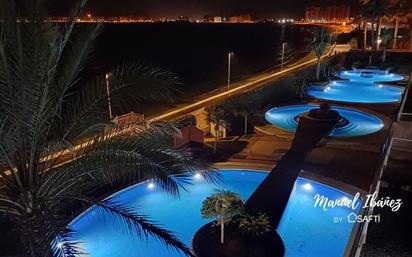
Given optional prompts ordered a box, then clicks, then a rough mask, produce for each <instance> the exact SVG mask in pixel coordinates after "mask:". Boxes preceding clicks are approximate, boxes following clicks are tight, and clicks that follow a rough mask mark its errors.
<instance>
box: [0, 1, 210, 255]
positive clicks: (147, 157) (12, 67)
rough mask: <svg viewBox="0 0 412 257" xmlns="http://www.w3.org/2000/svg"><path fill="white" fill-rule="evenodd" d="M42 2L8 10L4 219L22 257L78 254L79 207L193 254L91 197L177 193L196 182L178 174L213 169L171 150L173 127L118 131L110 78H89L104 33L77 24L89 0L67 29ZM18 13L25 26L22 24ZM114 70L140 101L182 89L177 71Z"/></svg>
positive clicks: (0, 57)
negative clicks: (141, 184)
mask: <svg viewBox="0 0 412 257" xmlns="http://www.w3.org/2000/svg"><path fill="white" fill-rule="evenodd" d="M42 2H43V1H34V0H32V1H29V0H21V1H11V0H10V1H2V2H1V5H0V12H1V14H0V15H1V16H0V19H1V20H2V23H1V24H0V91H1V94H2V97H1V98H0V214H2V216H5V217H7V218H8V219H10V220H11V221H12V222H13V224H14V226H15V229H16V231H17V233H18V234H19V237H20V240H21V242H20V244H21V248H22V249H23V252H19V253H18V254H24V256H30V257H40V256H41V257H44V256H77V254H79V249H78V248H77V247H76V244H75V243H74V240H76V239H75V232H76V231H73V230H72V228H70V227H69V226H67V223H68V219H69V217H68V215H67V213H68V212H70V209H71V207H72V206H73V205H74V204H77V205H78V203H81V204H82V205H83V206H84V207H85V208H87V207H90V206H92V205H94V206H95V207H94V208H97V209H98V210H100V212H97V213H100V214H101V215H103V214H104V213H105V214H107V215H112V216H114V217H115V218H117V219H118V221H119V222H118V224H116V225H118V226H119V225H120V226H121V227H124V228H126V230H125V231H128V232H129V233H136V235H141V236H142V237H144V236H145V235H146V236H147V235H150V236H154V237H155V238H158V239H159V240H161V241H162V242H163V243H164V244H165V245H167V246H169V247H172V248H175V249H178V250H179V251H181V252H182V253H183V254H186V255H191V253H190V251H189V249H188V248H187V247H186V246H185V245H184V244H183V243H181V242H180V241H179V240H178V239H177V238H176V237H175V236H174V235H173V234H172V233H171V232H170V231H167V230H165V229H162V228H160V227H158V226H156V225H153V224H152V223H151V222H149V221H148V220H147V219H146V218H145V216H143V215H141V214H140V213H138V212H136V210H134V209H132V208H130V207H128V206H126V205H121V204H119V203H118V202H117V201H116V199H111V200H95V199H94V198H93V197H90V192H91V191H92V190H95V189H99V188H101V187H102V186H105V185H108V184H109V185H110V184H117V185H120V186H121V185H125V184H130V183H135V182H136V181H141V180H144V179H153V180H154V181H155V182H157V183H158V185H159V187H160V188H162V189H164V190H166V191H167V192H170V193H173V194H178V192H179V187H180V186H184V184H185V183H188V181H190V180H189V179H188V177H187V176H188V175H182V176H179V177H177V178H172V177H170V175H171V174H179V173H183V172H191V173H193V172H200V174H202V175H203V176H204V177H205V178H206V179H207V180H213V178H214V177H213V173H208V172H207V171H206V169H205V168H204V166H203V165H202V164H198V163H196V162H194V161H193V160H192V158H191V156H190V154H189V153H187V152H185V151H180V150H176V149H173V148H172V146H171V144H170V143H169V142H171V139H172V137H173V136H174V135H176V133H177V130H176V129H175V127H174V126H172V125H169V124H165V123H146V124H143V125H142V124H140V125H136V124H130V126H129V127H128V129H127V130H126V131H125V130H123V129H120V128H118V127H116V126H114V124H112V123H111V122H110V121H109V120H108V119H107V114H106V113H105V112H104V111H101V109H100V108H99V107H100V106H101V105H100V104H101V102H102V101H104V100H105V99H106V84H105V83H106V80H105V77H104V75H103V74H102V75H97V76H96V77H95V78H93V79H86V78H84V77H81V74H82V71H83V69H84V67H85V65H86V63H87V59H88V57H89V56H90V51H91V49H92V45H93V41H94V39H95V38H96V37H97V35H98V32H99V30H100V26H99V25H97V26H84V27H82V28H77V26H75V21H76V19H77V17H78V16H79V14H80V12H81V10H82V8H83V6H84V4H85V2H86V1H84V0H83V1H81V2H80V4H79V5H78V6H77V7H76V8H75V9H74V11H73V14H72V15H71V17H70V22H68V23H66V24H64V25H58V24H53V23H49V22H47V21H45V19H46V18H45V17H47V15H46V11H45V9H44V8H43V5H42ZM17 13H18V14H19V15H20V16H21V17H25V19H26V21H24V22H17V19H18V17H17V15H16V14H17ZM111 74H112V76H111V81H110V83H111V90H112V91H113V92H112V93H114V92H116V91H118V90H120V89H123V88H128V87H132V88H134V89H135V90H134V91H135V92H138V94H137V95H136V97H137V99H144V98H146V99H147V98H149V99H162V100H168V99H170V97H171V96H172V92H173V90H172V88H173V87H171V85H172V86H173V84H176V83H177V80H176V78H175V76H173V74H171V73H169V72H165V71H163V70H161V69H153V68H148V67H144V66H141V65H121V66H119V67H116V68H114V69H113V71H111ZM96 130H97V131H98V133H96V134H93V136H90V137H87V138H85V135H90V132H91V131H96ZM79 142H81V144H80V143H79ZM101 220H102V222H105V219H101ZM122 231H123V230H122ZM51 245H53V246H56V245H57V246H59V247H50V246H51Z"/></svg>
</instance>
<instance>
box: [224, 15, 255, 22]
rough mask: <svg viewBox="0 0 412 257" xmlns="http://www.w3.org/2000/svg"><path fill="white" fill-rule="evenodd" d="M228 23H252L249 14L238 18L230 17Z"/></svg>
mask: <svg viewBox="0 0 412 257" xmlns="http://www.w3.org/2000/svg"><path fill="white" fill-rule="evenodd" d="M229 22H233V23H247V22H252V17H251V16H250V14H244V15H239V16H231V17H229Z"/></svg>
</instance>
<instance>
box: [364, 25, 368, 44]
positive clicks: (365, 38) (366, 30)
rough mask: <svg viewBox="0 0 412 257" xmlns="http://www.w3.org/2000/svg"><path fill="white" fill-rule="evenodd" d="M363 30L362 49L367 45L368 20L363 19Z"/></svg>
mask: <svg viewBox="0 0 412 257" xmlns="http://www.w3.org/2000/svg"><path fill="white" fill-rule="evenodd" d="M363 26H364V32H363V49H365V50H366V46H367V43H368V42H367V39H368V21H367V20H365V21H364V24H363Z"/></svg>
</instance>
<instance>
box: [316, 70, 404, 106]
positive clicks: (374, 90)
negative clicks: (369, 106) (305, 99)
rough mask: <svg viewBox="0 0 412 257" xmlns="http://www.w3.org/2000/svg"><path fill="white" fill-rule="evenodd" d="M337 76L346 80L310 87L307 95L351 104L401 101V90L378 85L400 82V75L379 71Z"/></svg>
mask: <svg viewBox="0 0 412 257" xmlns="http://www.w3.org/2000/svg"><path fill="white" fill-rule="evenodd" d="M337 76H338V77H340V78H342V79H347V80H346V81H345V80H343V81H332V82H331V83H329V84H328V85H327V86H324V87H318V86H311V87H310V89H309V95H311V96H313V97H316V98H319V99H325V100H330V101H338V102H351V103H396V102H399V101H400V100H401V97H402V93H403V89H402V88H399V87H395V86H389V85H382V84H379V82H393V81H399V80H402V79H403V77H402V76H400V75H397V74H391V73H386V72H384V71H380V70H354V71H343V72H340V73H338V74H337Z"/></svg>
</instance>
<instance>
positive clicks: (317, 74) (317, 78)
mask: <svg viewBox="0 0 412 257" xmlns="http://www.w3.org/2000/svg"><path fill="white" fill-rule="evenodd" d="M319 78H320V57H319V56H318V65H317V67H316V80H319Z"/></svg>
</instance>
